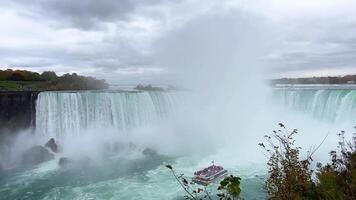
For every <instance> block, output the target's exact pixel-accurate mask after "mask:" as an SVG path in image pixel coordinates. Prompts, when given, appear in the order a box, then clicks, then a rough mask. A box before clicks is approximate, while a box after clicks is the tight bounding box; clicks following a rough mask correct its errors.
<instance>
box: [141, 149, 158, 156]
mask: <svg viewBox="0 0 356 200" xmlns="http://www.w3.org/2000/svg"><path fill="white" fill-rule="evenodd" d="M142 154H143V155H145V156H156V155H157V152H156V151H155V150H153V149H151V148H145V149H144V150H143V151H142Z"/></svg>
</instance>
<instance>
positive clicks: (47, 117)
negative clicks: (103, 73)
mask: <svg viewBox="0 0 356 200" xmlns="http://www.w3.org/2000/svg"><path fill="white" fill-rule="evenodd" d="M176 106H177V102H176V98H175V97H174V94H172V93H169V92H119V91H117V92H116V91H110V92H107V91H106V92H96V91H95V92H94V91H92V92H42V93H40V94H39V96H38V100H37V106H36V133H38V134H42V135H45V136H47V138H48V137H54V138H62V137H65V136H67V135H69V134H72V135H80V134H81V133H82V131H83V130H85V129H88V128H93V127H114V128H115V129H116V130H118V131H125V132H127V131H130V130H131V129H133V128H137V127H143V126H145V125H148V124H150V123H152V122H155V121H157V120H160V119H163V118H165V117H166V116H167V115H168V114H169V113H170V112H173V110H174V109H175V107H176Z"/></svg>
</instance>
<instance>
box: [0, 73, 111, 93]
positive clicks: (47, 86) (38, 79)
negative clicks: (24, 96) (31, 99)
mask: <svg viewBox="0 0 356 200" xmlns="http://www.w3.org/2000/svg"><path fill="white" fill-rule="evenodd" d="M106 88H108V84H107V83H106V82H105V80H98V79H95V78H93V77H89V76H80V75H78V74H76V73H72V74H69V73H67V74H64V75H62V76H58V75H57V74H56V73H55V72H52V71H45V72H42V73H41V74H40V73H37V72H31V71H27V70H11V69H7V70H0V90H89V89H90V90H95V89H106Z"/></svg>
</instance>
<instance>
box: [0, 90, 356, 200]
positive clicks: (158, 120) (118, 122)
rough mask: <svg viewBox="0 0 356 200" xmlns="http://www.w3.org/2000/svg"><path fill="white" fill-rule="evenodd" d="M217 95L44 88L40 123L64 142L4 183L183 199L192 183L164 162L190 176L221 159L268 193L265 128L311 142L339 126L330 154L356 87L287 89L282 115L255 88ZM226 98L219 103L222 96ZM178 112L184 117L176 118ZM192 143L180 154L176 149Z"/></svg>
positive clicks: (279, 95) (16, 191) (38, 194)
mask: <svg viewBox="0 0 356 200" xmlns="http://www.w3.org/2000/svg"><path fill="white" fill-rule="evenodd" d="M251 93H253V91H251ZM238 94H241V93H238ZM198 96H199V95H198ZM210 96H212V95H209V96H204V97H203V98H197V99H198V100H197V102H196V103H195V104H192V105H189V106H188V107H187V108H184V109H181V108H182V107H181V106H180V105H182V104H183V103H182V102H181V100H180V99H177V95H176V94H174V93H165V92H141V93H138V92H44V93H41V94H40V95H39V97H38V102H37V113H36V120H37V121H36V123H37V130H36V132H37V133H38V135H39V136H40V137H43V138H44V139H46V140H48V138H49V137H55V138H57V141H59V143H60V144H61V146H62V147H63V152H62V153H59V154H57V156H56V160H53V161H50V162H48V163H44V164H42V165H40V166H38V168H34V169H30V170H27V171H23V172H21V173H18V174H14V175H12V176H9V177H8V178H6V179H4V184H3V183H1V180H0V184H2V185H5V186H6V187H4V188H3V189H0V194H3V195H5V199H6V198H25V197H28V199H179V197H182V196H183V194H184V192H183V191H181V190H179V185H177V183H176V182H175V180H174V179H173V177H172V176H171V175H170V174H169V171H167V169H166V168H165V167H164V166H163V163H164V162H168V163H170V164H173V166H174V167H175V168H176V169H177V171H178V172H179V173H180V172H182V173H185V174H186V175H187V176H189V175H191V174H193V173H194V171H195V170H197V169H200V168H202V167H205V166H206V165H209V164H210V162H211V161H212V160H214V161H216V163H218V164H221V165H223V166H224V167H225V168H226V169H228V170H229V171H230V172H231V173H233V174H235V175H238V176H241V177H242V179H243V183H242V192H243V197H244V198H245V199H261V198H263V197H264V193H263V191H262V190H261V188H262V187H263V176H262V177H261V176H258V177H256V175H261V174H265V173H266V172H265V170H266V168H265V166H264V165H263V164H261V163H264V162H265V160H264V159H263V158H264V157H263V151H262V150H261V149H259V147H258V145H257V143H258V142H262V141H263V135H265V134H268V133H269V131H271V130H272V129H274V128H275V126H274V125H275V124H276V123H277V122H286V125H287V126H288V127H289V128H298V129H300V134H298V136H297V142H298V144H300V143H301V144H302V146H303V149H304V150H307V149H309V147H311V148H313V147H315V145H318V144H319V143H320V142H321V140H322V139H323V137H324V136H325V134H326V133H330V136H329V137H328V138H327V141H325V143H324V144H323V146H322V147H321V148H320V149H319V151H318V152H317V154H316V155H315V157H314V158H315V160H317V161H320V160H326V159H328V155H327V152H328V151H330V150H331V149H333V148H334V147H335V146H336V145H337V144H336V142H335V141H336V139H335V135H336V134H337V133H338V131H339V130H342V129H344V128H349V127H346V126H344V127H342V126H340V124H339V123H338V121H339V120H341V121H343V120H342V118H341V117H345V119H346V118H348V119H347V120H348V121H352V119H353V116H354V115H353V114H354V113H355V111H354V110H353V109H355V101H356V100H355V98H354V97H355V90H346V89H338V90H328V89H325V88H323V89H303V90H302V89H277V90H274V91H273V103H274V104H277V107H280V108H282V109H284V110H285V111H287V113H288V115H285V114H283V115H281V114H280V113H279V112H276V111H275V110H274V108H266V106H263V105H267V104H264V103H266V102H264V101H266V100H265V99H258V98H255V99H250V98H251V97H252V96H253V95H251V94H250V93H249V95H248V97H249V98H247V99H245V98H246V96H245V98H244V97H243V96H242V97H241V96H240V95H234V96H232V97H230V96H223V95H216V96H214V99H213V97H211V98H209V97H210ZM179 97H181V96H179ZM199 97H201V96H199ZM216 99H218V100H219V101H217V102H219V103H216V102H215V101H213V100H216ZM241 99H242V100H241ZM203 100H205V101H203ZM252 100H255V101H256V102H254V101H252ZM209 102H210V105H214V106H209ZM258 102H260V106H258V107H256V104H258ZM185 106H186V105H185ZM194 106H197V107H199V106H201V107H200V108H196V107H195V108H194ZM176 109H178V110H176ZM340 112H343V113H344V115H345V116H344V115H341V114H340ZM298 113H299V114H298ZM172 114H173V116H175V117H173V118H171V119H170V120H167V118H170V117H172ZM313 118H314V120H313ZM330 120H331V121H333V123H329V122H330ZM345 121H346V120H345ZM103 127H105V128H103ZM340 127H342V128H340ZM327 131H328V132H327ZM23 141H24V140H23V139H22V140H21V144H22V143H23ZM110 142H113V143H112V144H113V147H114V148H113V149H115V146H116V145H119V146H120V148H118V149H117V150H115V151H114V152H109V153H108V152H106V151H107V146H108V145H107V144H108V143H110ZM131 143H133V144H134V148H131V147H130V146H131ZM41 144H43V142H42V143H41ZM145 147H151V148H153V149H155V150H157V151H158V152H159V153H160V154H161V153H162V154H166V155H171V156H168V157H164V156H163V157H155V158H151V157H145V156H144V155H142V154H141V150H142V149H143V148H145ZM182 150H183V151H184V153H182V154H180V155H179V157H172V155H175V154H174V153H172V154H170V152H177V151H182ZM167 152H169V153H167ZM62 156H64V157H69V158H71V159H73V160H74V159H77V160H80V159H81V158H90V161H91V162H90V164H89V166H82V165H79V166H78V167H74V168H69V169H66V168H64V169H62V168H59V166H58V164H57V162H58V158H59V157H62ZM84 160H85V159H84ZM257 161H258V162H257ZM22 182H25V183H26V184H25V185H23V184H22ZM0 199H2V198H1V197H0Z"/></svg>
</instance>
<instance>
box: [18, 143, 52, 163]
mask: <svg viewBox="0 0 356 200" xmlns="http://www.w3.org/2000/svg"><path fill="white" fill-rule="evenodd" d="M53 158H54V155H53V154H52V153H50V152H49V151H48V149H46V148H45V147H42V146H34V147H32V148H30V149H29V150H27V151H26V152H24V153H23V154H22V164H24V165H36V164H40V163H43V162H46V161H49V160H52V159H53Z"/></svg>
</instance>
